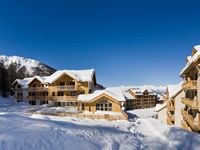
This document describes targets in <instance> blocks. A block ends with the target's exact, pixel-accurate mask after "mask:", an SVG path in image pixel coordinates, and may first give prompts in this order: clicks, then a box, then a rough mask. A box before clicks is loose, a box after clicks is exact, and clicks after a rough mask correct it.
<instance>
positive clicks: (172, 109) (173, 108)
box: [167, 102, 175, 112]
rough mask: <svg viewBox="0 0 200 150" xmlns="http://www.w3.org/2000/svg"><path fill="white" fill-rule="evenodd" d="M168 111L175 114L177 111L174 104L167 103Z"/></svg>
mask: <svg viewBox="0 0 200 150" xmlns="http://www.w3.org/2000/svg"><path fill="white" fill-rule="evenodd" d="M167 109H168V110H169V111H171V112H174V110H175V107H174V105H173V104H172V102H167Z"/></svg>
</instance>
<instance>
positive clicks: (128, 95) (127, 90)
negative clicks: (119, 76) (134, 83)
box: [121, 86, 135, 99]
mask: <svg viewBox="0 0 200 150" xmlns="http://www.w3.org/2000/svg"><path fill="white" fill-rule="evenodd" d="M121 89H122V92H123V93H124V96H125V98H126V99H135V96H133V95H132V94H131V93H130V87H125V86H121Z"/></svg>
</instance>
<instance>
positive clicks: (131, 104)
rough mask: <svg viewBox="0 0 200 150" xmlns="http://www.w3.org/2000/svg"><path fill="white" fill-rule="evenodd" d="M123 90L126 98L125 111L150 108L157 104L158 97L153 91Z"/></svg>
mask: <svg viewBox="0 0 200 150" xmlns="http://www.w3.org/2000/svg"><path fill="white" fill-rule="evenodd" d="M123 88H124V90H123V92H124V95H125V98H126V104H125V108H126V110H133V109H143V108H152V107H155V106H156V104H157V103H158V100H159V98H158V95H157V94H156V93H155V92H153V91H150V90H147V89H145V90H142V89H138V88H125V87H123Z"/></svg>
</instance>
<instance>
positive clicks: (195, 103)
mask: <svg viewBox="0 0 200 150" xmlns="http://www.w3.org/2000/svg"><path fill="white" fill-rule="evenodd" d="M181 102H182V103H183V104H185V105H187V106H189V107H190V108H191V109H195V110H198V109H199V101H198V100H191V99H190V98H185V97H183V98H182V99H181Z"/></svg>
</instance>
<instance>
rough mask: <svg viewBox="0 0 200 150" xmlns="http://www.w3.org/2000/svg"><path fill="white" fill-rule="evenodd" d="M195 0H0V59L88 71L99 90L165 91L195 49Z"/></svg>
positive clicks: (198, 31) (199, 19)
mask: <svg viewBox="0 0 200 150" xmlns="http://www.w3.org/2000/svg"><path fill="white" fill-rule="evenodd" d="M199 6H200V2H198V0H196V1H195V0H190V1H189V0H187V1H186V0H182V1H180V0H177V1H176V0H173V1H172V0H168V1H160V0H152V1H149V0H140V1H139V0H138V1H136V0H115V1H112V0H99V1H97V0H95V1H94V0H90V1H88V0H84V1H83V0H70V1H67V0H63V1H61V0H55V1H52V0H34V1H31V0H29V1H27V0H24V1H22V0H6V1H3V0H0V54H1V55H17V56H24V57H28V58H33V59H36V60H39V61H42V62H43V63H46V64H48V65H50V66H52V67H54V68H56V69H87V68H95V69H96V72H97V80H98V82H100V83H102V84H104V85H106V86H117V85H142V84H154V85H166V84H169V83H177V82H179V81H180V80H181V78H180V77H179V76H178V75H179V72H180V70H181V68H182V67H183V66H184V64H185V57H186V56H187V55H190V53H191V49H192V47H193V46H194V45H198V44H200V41H199V40H200V11H199Z"/></svg>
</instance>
